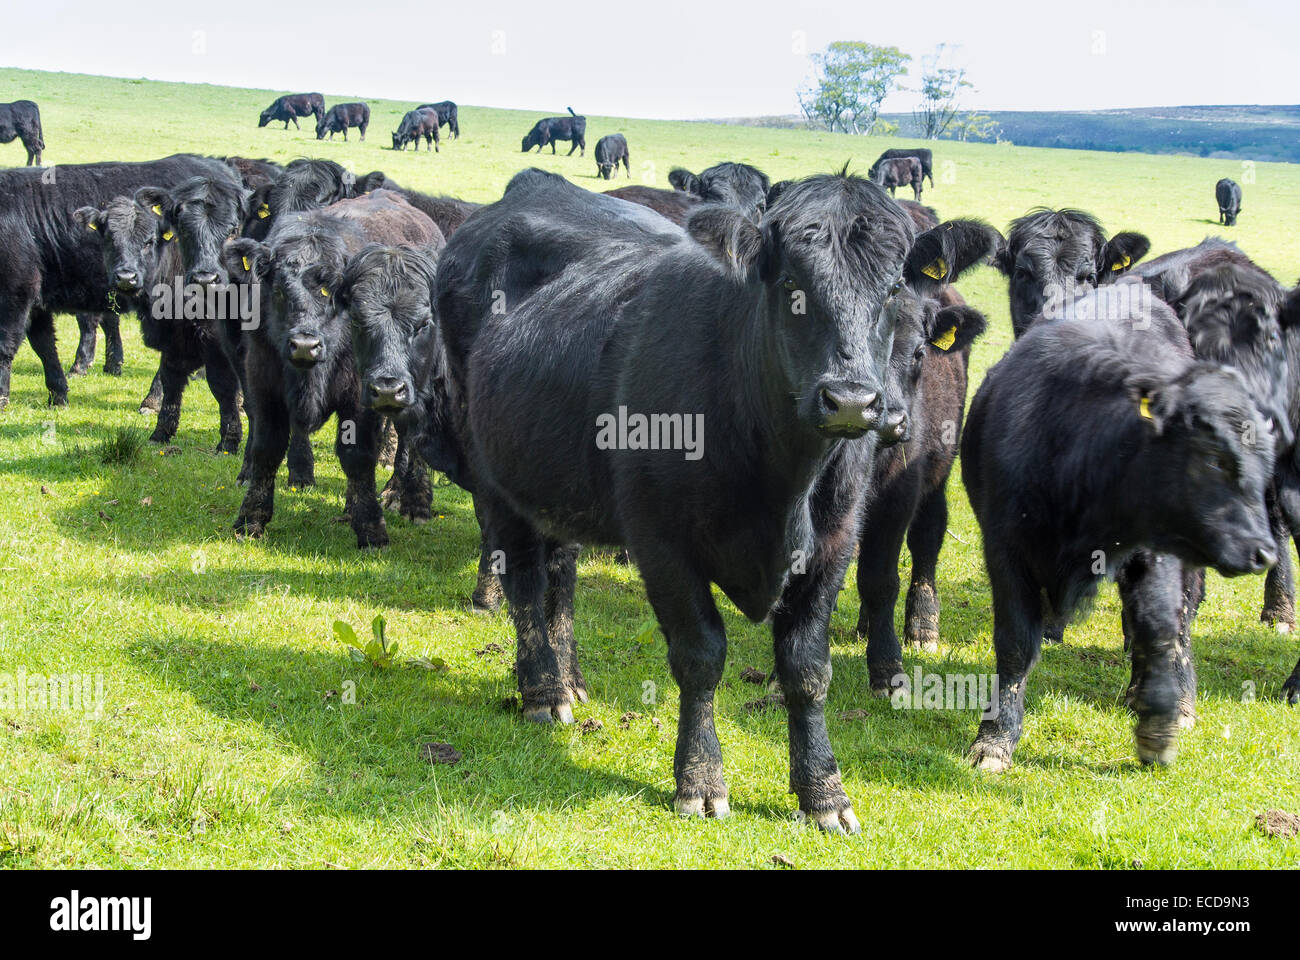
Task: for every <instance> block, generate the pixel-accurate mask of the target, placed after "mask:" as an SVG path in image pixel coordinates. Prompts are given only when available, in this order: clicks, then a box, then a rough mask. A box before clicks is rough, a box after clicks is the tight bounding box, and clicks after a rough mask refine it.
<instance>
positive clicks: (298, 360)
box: [289, 334, 325, 369]
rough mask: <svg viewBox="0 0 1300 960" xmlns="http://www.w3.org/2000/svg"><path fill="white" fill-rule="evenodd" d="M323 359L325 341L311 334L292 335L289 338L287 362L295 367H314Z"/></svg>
mask: <svg viewBox="0 0 1300 960" xmlns="http://www.w3.org/2000/svg"><path fill="white" fill-rule="evenodd" d="M324 358H325V341H323V340H321V338H320V337H317V336H314V335H312V334H294V335H292V336H290V337H289V362H290V363H292V364H293V365H294V366H295V367H299V368H303V369H305V368H307V367H312V366H315V365H316V364H318V363H320V362H321V360H323V359H324Z"/></svg>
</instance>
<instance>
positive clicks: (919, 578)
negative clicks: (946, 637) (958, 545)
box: [903, 484, 948, 653]
mask: <svg viewBox="0 0 1300 960" xmlns="http://www.w3.org/2000/svg"><path fill="white" fill-rule="evenodd" d="M947 532H948V491H947V486H946V484H945V485H944V486H940V487H938V488H936V489H934V490H931V491H930V492H929V493H927V494H926V495H925V496H924V497H922V498H921V503H920V505H919V506H918V507H917V509H916V515H915V516H914V517H913V518H912V524H911V526H909V527H908V529H907V549H908V551H909V552H910V553H911V554H912V581H911V583H910V584H908V587H907V613H906V619H905V620H904V627H903V636H904V639H905V640H906V641H907V642H908V643H909V644H910V645H912V646H915V647H920V648H921V649H922V650H925V651H927V652H929V653H934V652H936V651H937V650H938V649H939V588H938V582H939V581H938V567H939V552H940V551H941V550H942V549H943V538H944V534H946V533H947Z"/></svg>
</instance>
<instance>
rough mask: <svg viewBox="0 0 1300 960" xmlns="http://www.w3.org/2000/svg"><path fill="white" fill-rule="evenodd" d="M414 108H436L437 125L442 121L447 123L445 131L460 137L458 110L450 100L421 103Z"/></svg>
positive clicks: (441, 123) (440, 124) (456, 137)
mask: <svg viewBox="0 0 1300 960" xmlns="http://www.w3.org/2000/svg"><path fill="white" fill-rule="evenodd" d="M415 109H416V110H436V111H438V126H442V125H443V124H444V123H445V124H446V125H447V132H448V133H450V134H451V135H452V136H453V137H454V138H455V139H457V140H459V139H460V112H459V110H458V109H457V107H456V104H454V103H452V102H451V101H450V100H440V101H438V102H437V103H422V104H420V105H419V106H418V107H416V108H415Z"/></svg>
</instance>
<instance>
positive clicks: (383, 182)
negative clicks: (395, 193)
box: [356, 170, 397, 195]
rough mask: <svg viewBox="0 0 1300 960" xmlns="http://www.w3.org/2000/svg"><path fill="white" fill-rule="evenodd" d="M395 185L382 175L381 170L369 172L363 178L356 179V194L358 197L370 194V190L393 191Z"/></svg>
mask: <svg viewBox="0 0 1300 960" xmlns="http://www.w3.org/2000/svg"><path fill="white" fill-rule="evenodd" d="M396 186H397V184H395V183H393V182H392V181H391V180H389V179H388V177H387V176H386V175H385V174H384V171H382V170H371V171H370V172H369V173H367V174H365V175H364V176H360V177H358V178H357V186H356V192H357V194H358V195H360V194H363V193H370V192H371V191H372V190H383V189H385V188H387V189H393V188H395V187H396Z"/></svg>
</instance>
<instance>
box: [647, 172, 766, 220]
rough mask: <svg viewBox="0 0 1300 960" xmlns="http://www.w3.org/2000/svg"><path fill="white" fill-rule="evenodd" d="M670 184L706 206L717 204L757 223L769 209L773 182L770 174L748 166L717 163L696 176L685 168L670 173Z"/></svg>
mask: <svg viewBox="0 0 1300 960" xmlns="http://www.w3.org/2000/svg"><path fill="white" fill-rule="evenodd" d="M668 182H669V183H670V184H671V185H672V187H673V189H674V190H680V191H682V192H683V193H686V194H689V195H690V196H692V197H695V198H696V199H697V200H700V201H702V202H704V203H717V204H722V205H723V206H727V207H731V208H733V209H735V210H739V211H741V212H742V213H744V214H745V215H746V216H748V217H750V219H757V218H758V217H759V216H761V215H762V213H763V211H764V210H766V209H767V201H768V191H769V190H770V189H771V185H772V182H771V180H769V179H768V176H767V174H765V173H764V172H763V171H762V170H759V169H758V168H757V167H751V166H750V165H749V164H747V163H730V162H724V163H717V164H714V165H713V166H711V167H709V168H708V169H706V170H703V171H701V172H700V174H699V175H698V176H697V175H696V174H693V173H691V171H689V170H686V169H684V168H683V167H674V168H673V169H672V170H670V171H668Z"/></svg>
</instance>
